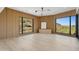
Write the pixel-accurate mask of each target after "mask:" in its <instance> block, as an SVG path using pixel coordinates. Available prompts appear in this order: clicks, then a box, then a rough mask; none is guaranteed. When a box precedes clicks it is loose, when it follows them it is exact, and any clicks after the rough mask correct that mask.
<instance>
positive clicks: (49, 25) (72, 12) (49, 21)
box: [39, 10, 76, 33]
mask: <svg viewBox="0 0 79 59" xmlns="http://www.w3.org/2000/svg"><path fill="white" fill-rule="evenodd" d="M73 15H76V10H70V11H67V12H63V13H59V14H56V15H50V16H42V17H40V24H41V22H42V21H46V22H47V28H48V29H51V30H52V33H55V20H56V19H57V18H61V17H66V16H73ZM41 19H42V20H41ZM39 27H40V25H39Z"/></svg>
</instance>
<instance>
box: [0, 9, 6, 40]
mask: <svg viewBox="0 0 79 59" xmlns="http://www.w3.org/2000/svg"><path fill="white" fill-rule="evenodd" d="M6 24H7V23H6V9H4V10H3V11H2V12H1V13H0V39H4V38H6V30H7V29H6Z"/></svg>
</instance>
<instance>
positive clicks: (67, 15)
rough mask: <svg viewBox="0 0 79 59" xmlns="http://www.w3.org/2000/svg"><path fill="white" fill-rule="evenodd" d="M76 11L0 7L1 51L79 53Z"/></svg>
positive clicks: (78, 18) (78, 28) (52, 8)
mask: <svg viewBox="0 0 79 59" xmlns="http://www.w3.org/2000/svg"><path fill="white" fill-rule="evenodd" d="M78 22H79V10H78V7H0V51H79V23H78Z"/></svg>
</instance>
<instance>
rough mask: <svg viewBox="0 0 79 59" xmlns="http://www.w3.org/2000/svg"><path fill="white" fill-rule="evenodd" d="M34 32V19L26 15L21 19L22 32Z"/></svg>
mask: <svg viewBox="0 0 79 59" xmlns="http://www.w3.org/2000/svg"><path fill="white" fill-rule="evenodd" d="M31 32H33V20H32V19H28V18H26V17H21V19H20V34H25V33H31Z"/></svg>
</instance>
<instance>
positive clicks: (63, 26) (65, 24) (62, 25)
mask: <svg viewBox="0 0 79 59" xmlns="http://www.w3.org/2000/svg"><path fill="white" fill-rule="evenodd" d="M56 32H59V33H66V34H69V17H65V18H59V19H57V20H56Z"/></svg>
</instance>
